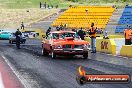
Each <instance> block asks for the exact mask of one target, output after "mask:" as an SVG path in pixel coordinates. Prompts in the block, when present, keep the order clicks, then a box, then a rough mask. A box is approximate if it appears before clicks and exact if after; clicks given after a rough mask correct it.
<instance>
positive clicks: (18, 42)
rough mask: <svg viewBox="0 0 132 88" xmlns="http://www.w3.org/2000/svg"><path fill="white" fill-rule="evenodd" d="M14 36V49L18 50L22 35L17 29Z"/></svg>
mask: <svg viewBox="0 0 132 88" xmlns="http://www.w3.org/2000/svg"><path fill="white" fill-rule="evenodd" d="M15 36H16V47H17V48H18V49H20V40H21V36H22V33H21V32H20V30H19V29H17V31H16V32H15Z"/></svg>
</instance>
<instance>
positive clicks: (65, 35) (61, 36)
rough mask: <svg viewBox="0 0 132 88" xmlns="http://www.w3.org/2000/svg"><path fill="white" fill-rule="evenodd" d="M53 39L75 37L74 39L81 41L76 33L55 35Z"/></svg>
mask: <svg viewBox="0 0 132 88" xmlns="http://www.w3.org/2000/svg"><path fill="white" fill-rule="evenodd" d="M52 37H53V39H64V38H66V37H73V38H76V39H79V36H78V35H77V34H76V33H70V32H65V33H53V34H52Z"/></svg>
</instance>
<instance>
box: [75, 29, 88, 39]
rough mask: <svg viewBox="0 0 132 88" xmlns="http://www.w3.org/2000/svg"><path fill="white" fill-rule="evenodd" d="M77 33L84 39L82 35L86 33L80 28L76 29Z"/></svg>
mask: <svg viewBox="0 0 132 88" xmlns="http://www.w3.org/2000/svg"><path fill="white" fill-rule="evenodd" d="M77 34H78V35H79V36H80V38H81V39H82V40H84V37H85V35H86V33H85V32H84V31H83V29H82V28H81V29H80V30H79V31H78V33H77Z"/></svg>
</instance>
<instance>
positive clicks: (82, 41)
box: [53, 39, 89, 45]
mask: <svg viewBox="0 0 132 88" xmlns="http://www.w3.org/2000/svg"><path fill="white" fill-rule="evenodd" d="M65 44H77V45H80V44H89V43H88V42H87V41H84V40H78V39H77V40H76V39H74V40H65V39H57V40H53V45H65Z"/></svg>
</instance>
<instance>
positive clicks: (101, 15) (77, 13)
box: [52, 6, 115, 29]
mask: <svg viewBox="0 0 132 88" xmlns="http://www.w3.org/2000/svg"><path fill="white" fill-rule="evenodd" d="M114 11H115V8H113V7H112V6H77V7H70V8H69V9H68V10H66V11H65V12H64V13H63V14H62V15H61V16H60V17H59V18H57V19H56V20H55V21H54V22H53V23H52V26H54V27H55V26H59V25H61V24H62V25H64V24H67V27H68V28H81V27H82V28H89V27H90V25H91V23H92V22H94V23H95V26H96V27H97V28H99V29H105V27H106V25H107V23H108V21H109V19H110V17H111V16H112V14H113V12H114Z"/></svg>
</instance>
